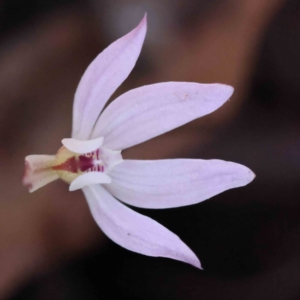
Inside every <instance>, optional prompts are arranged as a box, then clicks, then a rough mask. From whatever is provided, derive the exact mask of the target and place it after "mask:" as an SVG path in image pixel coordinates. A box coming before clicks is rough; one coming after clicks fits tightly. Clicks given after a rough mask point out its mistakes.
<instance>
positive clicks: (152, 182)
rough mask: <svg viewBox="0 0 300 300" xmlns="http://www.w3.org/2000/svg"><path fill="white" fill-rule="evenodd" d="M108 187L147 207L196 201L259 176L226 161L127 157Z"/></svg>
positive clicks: (115, 172)
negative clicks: (151, 159)
mask: <svg viewBox="0 0 300 300" xmlns="http://www.w3.org/2000/svg"><path fill="white" fill-rule="evenodd" d="M110 176H111V178H112V183H111V184H110V185H108V186H106V187H105V188H106V189H107V190H108V191H109V192H111V193H112V194H113V195H114V196H115V197H117V198H118V199H120V200H122V201H123V202H125V203H128V204H130V205H134V206H137V207H143V208H171V207H179V206H185V205H191V204H195V203H198V202H201V201H204V200H206V199H209V198H211V197H213V196H215V195H217V194H219V193H222V192H223V191H226V190H228V189H232V188H236V187H240V186H244V185H246V184H248V183H249V182H251V181H252V180H253V179H254V177H255V175H254V173H253V172H252V171H251V170H250V169H248V168H247V167H245V166H242V165H240V164H237V163H233V162H228V161H222V160H215V159H213V160H200V159H168V160H157V161H146V160H145V161H137V160H125V161H124V162H123V163H122V164H120V165H118V166H116V167H115V168H114V169H113V170H112V171H111V172H110Z"/></svg>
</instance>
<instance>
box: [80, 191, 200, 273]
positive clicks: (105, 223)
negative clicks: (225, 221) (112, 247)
mask: <svg viewBox="0 0 300 300" xmlns="http://www.w3.org/2000/svg"><path fill="white" fill-rule="evenodd" d="M83 192H84V194H85V196H86V199H87V201H88V204H89V207H90V210H91V212H92V215H93V217H94V219H95V221H96V222H97V224H98V225H99V226H100V228H101V229H102V230H103V232H104V233H105V234H106V235H107V236H108V237H109V238H110V239H112V240H113V241H114V242H115V243H117V244H119V245H120V246H122V247H124V248H126V249H128V250H131V251H134V252H138V253H141V254H144V255H148V256H155V257H157V256H162V257H168V258H172V259H176V260H180V261H183V262H186V263H189V264H191V265H193V266H195V267H197V268H201V266H200V262H199V259H198V258H197V256H196V255H195V254H194V253H193V252H192V250H191V249H190V248H189V247H188V246H187V245H185V244H184V243H183V242H182V241H181V240H180V239H179V237H178V236H177V235H175V234H174V233H172V232H171V231H169V230H168V229H167V228H165V227H163V226H162V225H160V224H159V223H157V222H156V221H154V220H152V219H150V218H148V217H146V216H143V215H140V214H138V213H137V212H135V211H133V210H131V209H130V208H128V207H126V206H125V205H123V204H121V203H120V202H118V201H117V200H116V199H115V198H114V197H113V196H111V195H110V194H109V193H108V192H107V191H106V190H105V189H104V188H103V187H101V186H97V185H94V186H90V187H86V188H83Z"/></svg>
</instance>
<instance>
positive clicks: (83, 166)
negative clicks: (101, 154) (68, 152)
mask: <svg viewBox="0 0 300 300" xmlns="http://www.w3.org/2000/svg"><path fill="white" fill-rule="evenodd" d="M93 167H94V159H93V157H92V156H91V157H86V156H84V155H80V156H79V157H78V168H79V169H80V171H81V172H85V171H87V170H89V169H92V168H93Z"/></svg>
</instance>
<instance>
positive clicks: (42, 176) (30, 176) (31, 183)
mask: <svg viewBox="0 0 300 300" xmlns="http://www.w3.org/2000/svg"><path fill="white" fill-rule="evenodd" d="M54 161H55V156H54V155H29V156H27V157H26V158H25V172H24V176H23V179H22V183H23V185H24V186H26V187H27V188H28V190H29V192H30V193H32V192H34V191H36V190H37V189H39V188H41V187H43V186H44V185H46V184H48V183H50V182H52V181H54V180H56V179H58V175H57V174H56V172H54V171H53V170H52V166H53V164H54Z"/></svg>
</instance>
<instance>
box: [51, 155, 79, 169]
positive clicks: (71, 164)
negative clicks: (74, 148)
mask: <svg viewBox="0 0 300 300" xmlns="http://www.w3.org/2000/svg"><path fill="white" fill-rule="evenodd" d="M52 169H53V170H59V171H67V172H71V173H77V172H78V163H77V161H76V158H75V156H73V157H71V158H69V159H67V160H66V161H65V162H63V163H62V164H60V165H57V166H53V167H52Z"/></svg>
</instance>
